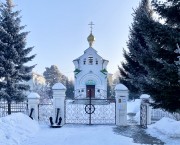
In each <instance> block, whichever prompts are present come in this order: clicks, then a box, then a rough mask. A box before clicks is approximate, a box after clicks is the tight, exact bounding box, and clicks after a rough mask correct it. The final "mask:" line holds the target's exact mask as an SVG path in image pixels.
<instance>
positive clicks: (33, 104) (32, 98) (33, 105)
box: [27, 92, 40, 121]
mask: <svg viewBox="0 0 180 145" xmlns="http://www.w3.org/2000/svg"><path fill="white" fill-rule="evenodd" d="M27 97H28V110H29V112H28V113H29V115H30V114H31V116H32V118H33V119H35V120H36V121H38V104H39V99H40V96H39V95H38V94H37V93H33V92H32V93H30V94H29V95H28V96H27ZM32 109H33V111H32ZM31 111H32V112H31Z"/></svg>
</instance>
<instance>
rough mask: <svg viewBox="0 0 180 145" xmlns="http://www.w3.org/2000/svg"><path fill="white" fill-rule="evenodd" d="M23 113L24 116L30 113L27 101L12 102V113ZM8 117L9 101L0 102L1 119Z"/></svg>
mask: <svg viewBox="0 0 180 145" xmlns="http://www.w3.org/2000/svg"><path fill="white" fill-rule="evenodd" d="M17 112H22V113H24V114H27V113H28V103H27V100H25V101H23V102H11V113H17ZM7 115H8V103H7V101H4V100H0V117H5V116H7Z"/></svg>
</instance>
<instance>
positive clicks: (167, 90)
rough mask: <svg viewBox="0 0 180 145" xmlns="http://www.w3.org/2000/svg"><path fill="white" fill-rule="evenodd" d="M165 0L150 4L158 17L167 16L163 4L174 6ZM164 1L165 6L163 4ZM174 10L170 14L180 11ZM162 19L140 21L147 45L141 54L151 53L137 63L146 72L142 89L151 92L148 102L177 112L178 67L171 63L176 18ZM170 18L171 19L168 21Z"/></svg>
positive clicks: (179, 36) (174, 57) (174, 55)
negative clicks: (163, 20) (160, 2)
mask: <svg viewBox="0 0 180 145" xmlns="http://www.w3.org/2000/svg"><path fill="white" fill-rule="evenodd" d="M169 2H170V1H168V2H165V3H164V4H162V5H159V6H160V7H158V4H157V3H156V4H155V3H154V6H155V10H156V11H157V12H159V14H160V16H161V17H162V18H163V16H165V15H166V16H168V11H167V10H165V9H164V8H166V6H167V7H168V9H171V8H172V7H174V5H169V4H170V3H169ZM167 3H168V5H166V4H167ZM161 6H163V7H161ZM163 9H164V10H165V11H164V10H163ZM171 10H173V8H172V9H171ZM174 10H175V11H174V12H172V11H171V13H179V11H180V9H174ZM176 10H177V11H176ZM163 11H164V12H163ZM162 13H164V14H162ZM177 15H178V14H177ZM169 16H170V15H169ZM169 16H168V17H169ZM164 18H165V24H162V23H160V22H158V21H156V22H153V21H151V20H148V21H147V23H143V24H142V27H143V28H144V34H143V35H144V37H145V39H146V42H147V45H148V46H149V48H150V49H149V50H148V51H146V52H145V54H147V56H151V57H147V56H145V55H144V57H146V58H144V61H142V62H141V63H142V64H143V66H144V67H145V68H146V70H147V71H148V77H147V81H146V83H145V84H144V85H143V90H144V92H146V93H148V94H149V95H151V97H152V98H153V100H154V103H152V105H153V106H154V107H155V108H163V109H165V110H167V111H170V112H179V109H180V107H179V106H180V99H179V97H180V96H179V95H178V94H180V85H179V83H178V77H179V76H178V67H177V65H176V64H175V62H176V61H177V57H178V54H177V53H175V50H176V48H177V47H176V45H177V44H178V43H179V39H180V33H179V32H180V31H179V27H177V26H178V25H179V24H178V21H179V20H178V19H179V18H177V20H176V19H175V17H171V18H170V17H169V18H167V17H164ZM171 19H173V20H172V21H171Z"/></svg>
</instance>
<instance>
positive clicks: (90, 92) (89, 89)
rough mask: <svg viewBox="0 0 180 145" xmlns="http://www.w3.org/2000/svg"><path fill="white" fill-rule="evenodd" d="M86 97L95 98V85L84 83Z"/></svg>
mask: <svg viewBox="0 0 180 145" xmlns="http://www.w3.org/2000/svg"><path fill="white" fill-rule="evenodd" d="M86 97H87V98H90V97H91V98H95V85H86Z"/></svg>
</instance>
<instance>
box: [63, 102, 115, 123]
mask: <svg viewBox="0 0 180 145" xmlns="http://www.w3.org/2000/svg"><path fill="white" fill-rule="evenodd" d="M115 107H116V104H115V99H91V102H90V99H75V100H66V101H65V122H66V123H77V124H115V120H116V118H115V117H116V111H115V110H116V108H115Z"/></svg>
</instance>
